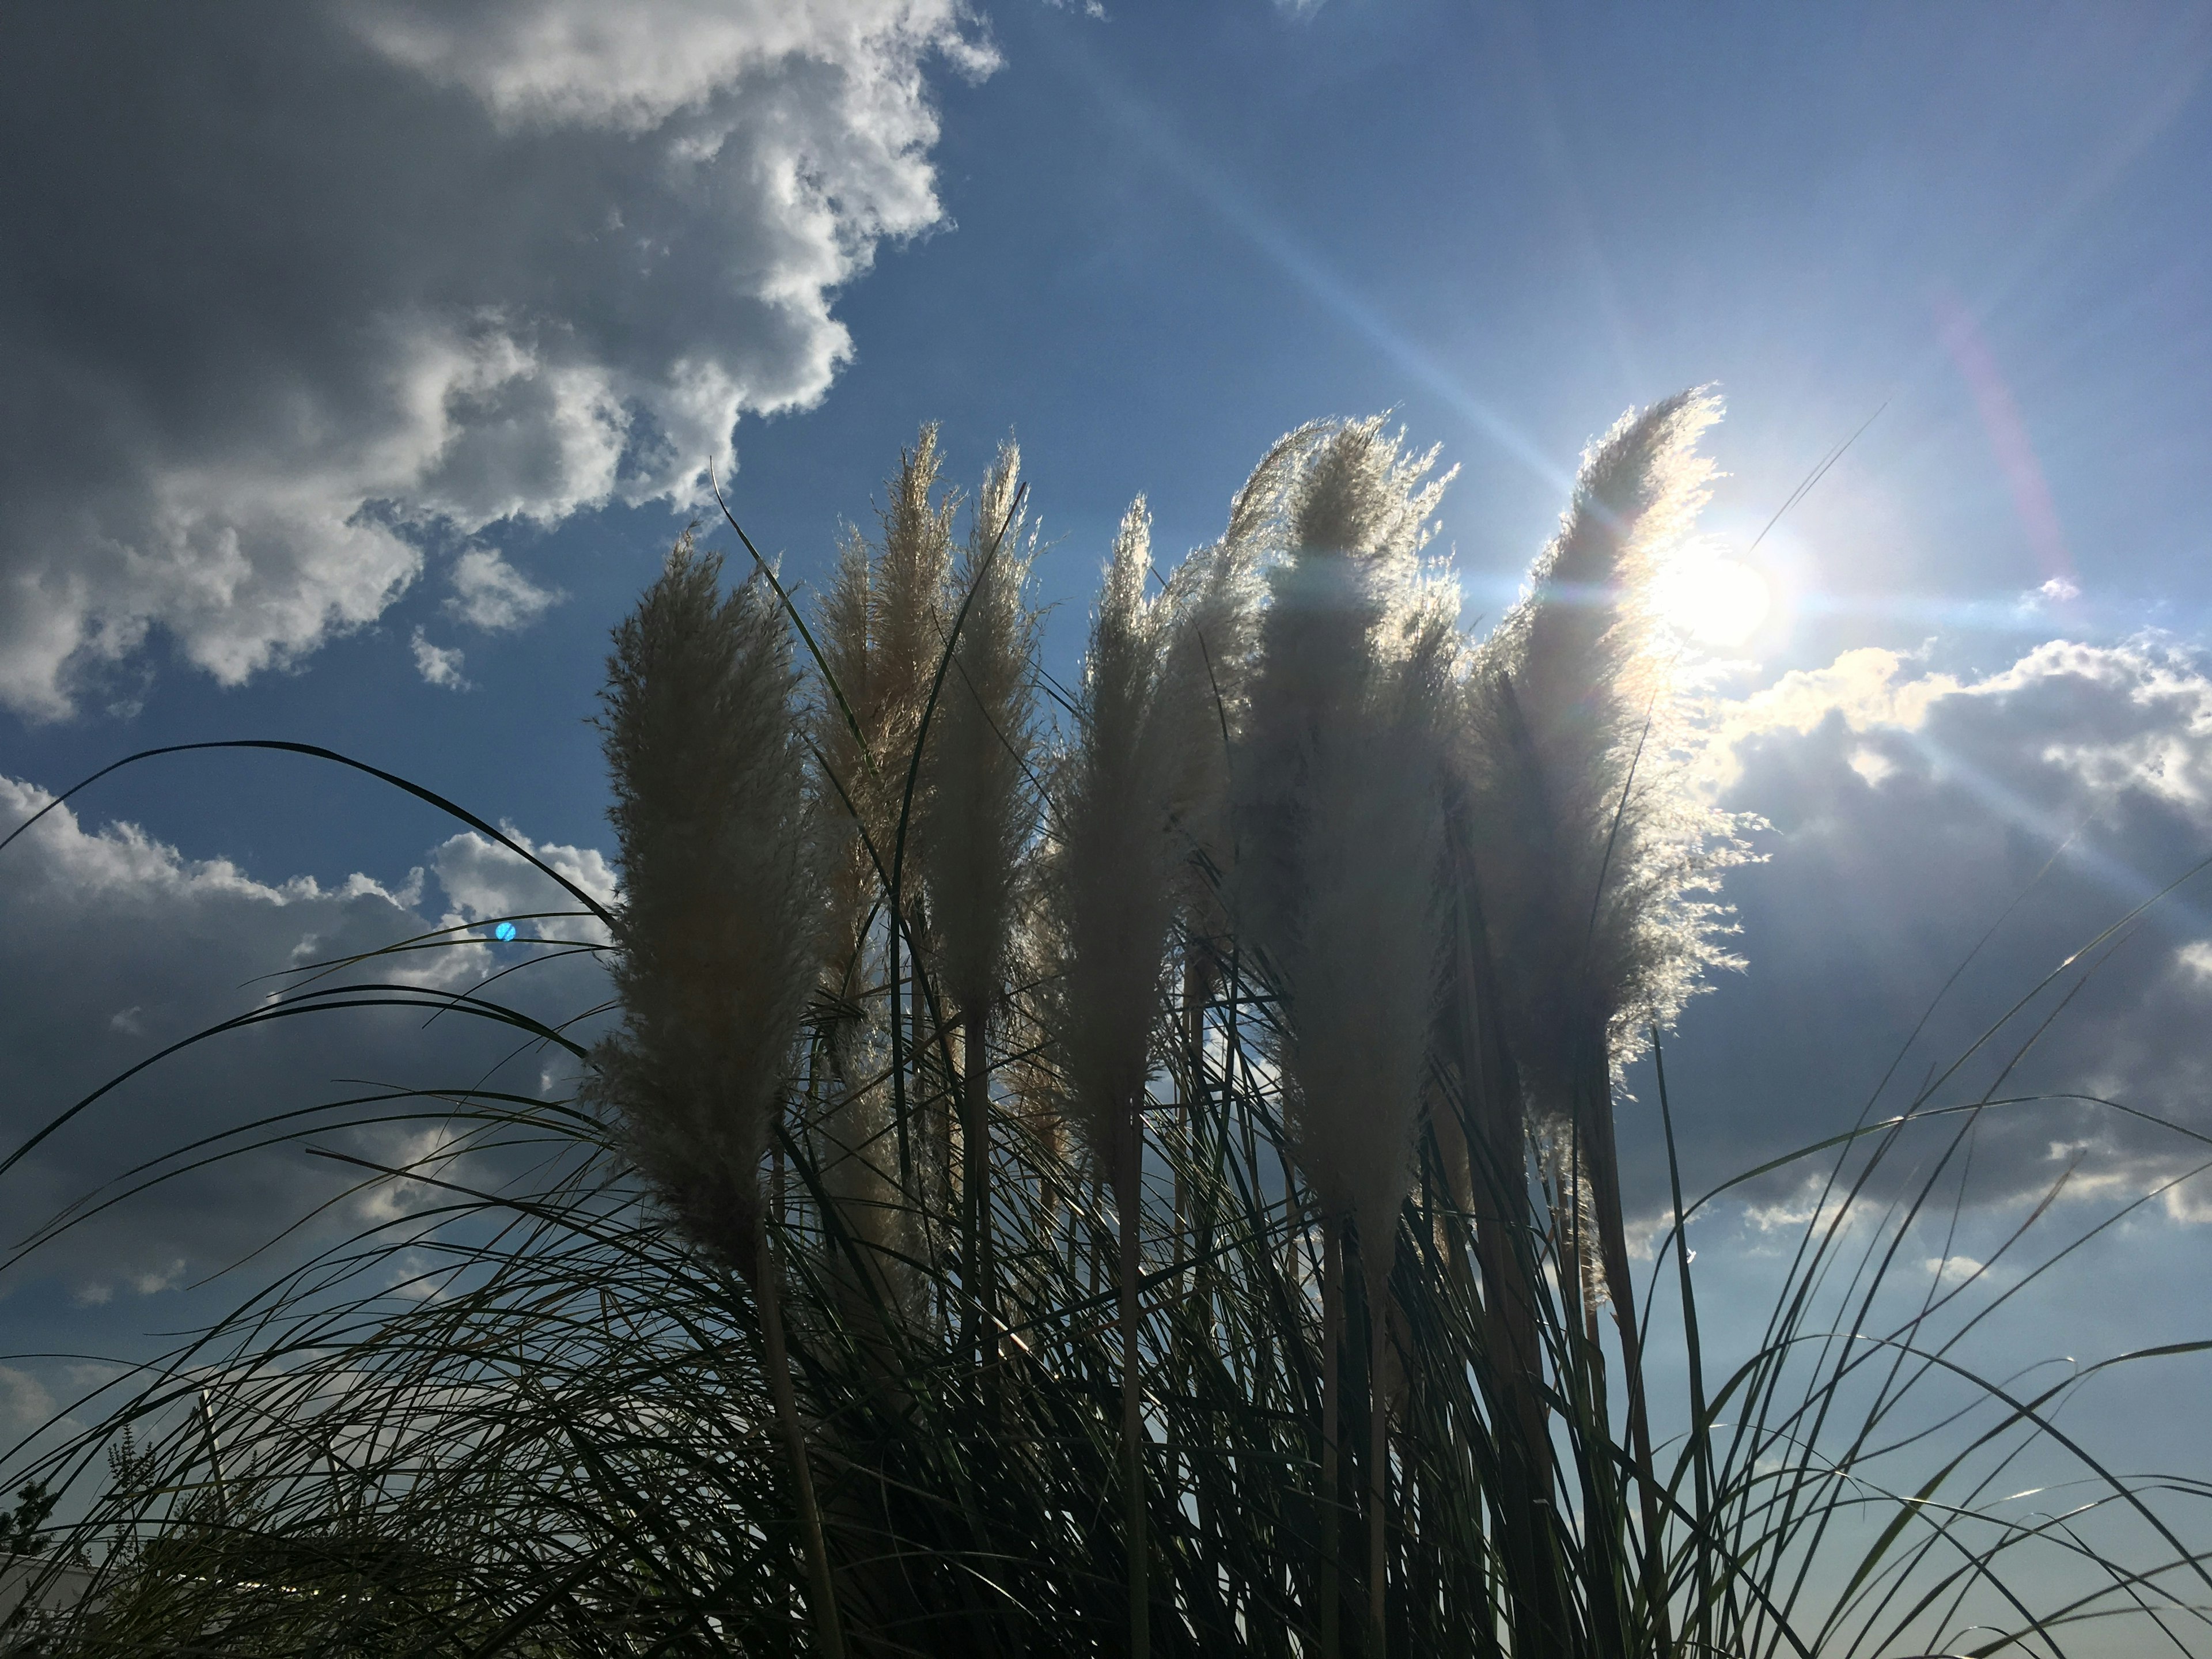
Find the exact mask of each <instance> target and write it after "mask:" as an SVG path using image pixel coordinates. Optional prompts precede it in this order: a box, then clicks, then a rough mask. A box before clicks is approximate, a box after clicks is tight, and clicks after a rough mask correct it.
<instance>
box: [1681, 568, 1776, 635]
mask: <svg viewBox="0 0 2212 1659" xmlns="http://www.w3.org/2000/svg"><path fill="white" fill-rule="evenodd" d="M1657 598H1658V600H1659V610H1660V614H1661V615H1662V617H1664V618H1665V620H1666V621H1667V622H1668V623H1669V624H1670V625H1671V626H1673V627H1674V628H1675V629H1679V630H1680V632H1681V633H1683V634H1685V635H1687V636H1688V637H1689V638H1691V639H1693V640H1695V641H1698V642H1699V644H1701V645H1717V646H1735V645H1741V644H1742V643H1743V642H1744V641H1746V640H1747V639H1749V638H1750V637H1751V636H1752V635H1753V634H1755V633H1757V632H1758V631H1759V624H1760V623H1764V622H1765V620H1766V613H1767V611H1768V609H1769V607H1770V606H1771V604H1772V603H1773V596H1772V594H1771V592H1770V591H1769V590H1768V588H1767V585H1766V578H1765V577H1764V576H1762V575H1760V574H1759V572H1757V571H1756V570H1753V568H1751V567H1750V566H1749V565H1747V564H1742V563H1739V562H1737V561H1735V560H1734V559H1722V558H1699V559H1693V560H1691V561H1689V562H1685V563H1684V564H1682V565H1680V566H1678V567H1677V568H1675V569H1674V571H1672V572H1670V573H1669V574H1668V575H1667V576H1666V577H1665V578H1664V579H1663V580H1662V581H1661V582H1660V584H1659V586H1658V593H1657Z"/></svg>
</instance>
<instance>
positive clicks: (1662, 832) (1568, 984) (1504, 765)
mask: <svg viewBox="0 0 2212 1659" xmlns="http://www.w3.org/2000/svg"><path fill="white" fill-rule="evenodd" d="M1719 412H1720V404H1719V402H1718V400H1717V398H1712V397H1711V396H1709V395H1706V394H1704V393H1700V392H1683V393H1680V394H1679V395H1677V396H1675V397H1674V398H1667V399H1664V400H1662V401H1661V402H1660V403H1657V404H1653V405H1652V406H1651V407H1650V409H1648V410H1644V411H1642V412H1641V413H1632V414H1630V415H1627V416H1623V417H1622V418H1621V420H1620V422H1618V423H1617V424H1616V425H1615V426H1614V427H1613V429H1612V430H1611V431H1610V432H1608V433H1607V434H1606V435H1605V436H1604V437H1603V438H1601V440H1599V441H1598V442H1597V443H1596V444H1595V445H1594V446H1593V447H1592V448H1591V449H1590V451H1589V453H1587V454H1586V455H1585V456H1584V457H1583V465H1582V470H1581V472H1580V474H1579V476H1578V477H1577V480H1576V483H1575V492H1574V498H1573V501H1571V504H1570V506H1569V508H1568V511H1567V513H1566V516H1565V519H1564V520H1563V521H1562V523H1561V526H1560V529H1559V534H1558V535H1557V536H1556V537H1555V538H1553V542H1552V543H1551V544H1550V545H1549V546H1548V547H1547V548H1546V549H1545V550H1544V552H1543V553H1542V555H1541V556H1539V558H1538V559H1537V561H1536V563H1535V566H1534V568H1533V569H1532V570H1531V571H1530V573H1529V580H1528V591H1527V592H1526V594H1525V595H1524V597H1523V598H1522V600H1521V601H1520V603H1519V604H1517V605H1516V606H1514V608H1513V609H1512V610H1511V611H1509V612H1508V613H1507V615H1506V617H1504V620H1503V621H1502V622H1501V623H1500V624H1499V625H1498V629H1497V630H1496V631H1495V632H1494V633H1493V634H1492V635H1491V637H1490V638H1489V639H1488V640H1486V641H1484V643H1483V645H1482V647H1481V648H1480V651H1479V652H1478V653H1477V654H1476V658H1475V663H1474V671H1473V673H1472V675H1471V677H1470V684H1469V688H1468V700H1467V701H1468V725H1467V728H1466V732H1465V740H1464V742H1463V744H1462V749H1461V757H1460V759H1461V764H1462V768H1463V782H1462V790H1463V793H1464V798H1465V799H1466V800H1467V802H1468V819H1467V822H1468V826H1469V833H1468V836H1467V838H1466V841H1465V843H1464V862H1465V866H1466V867H1467V870H1468V876H1469V878H1470V879H1471V881H1472V882H1473V884H1474V888H1475V890H1476V894H1477V897H1476V898H1475V900H1474V903H1475V906H1476V907H1477V908H1479V910H1480V915H1481V916H1482V918H1483V923H1484V931H1485V935H1486V944H1487V946H1488V949H1489V951H1490V952H1491V955H1492V959H1491V963H1489V964H1488V966H1487V969H1486V972H1485V976H1484V977H1485V982H1486V985H1488V986H1489V987H1492V998H1493V1005H1494V1018H1496V1020H1497V1021H1498V1027H1499V1033H1500V1036H1501V1038H1502V1041H1503V1044H1504V1048H1505V1050H1506V1051H1507V1053H1508V1054H1510V1056H1511V1062H1512V1066H1513V1072H1514V1075H1515V1078H1516V1083H1517V1086H1518V1088H1519V1089H1520V1091H1522V1095H1523V1097H1524V1099H1525V1102H1526V1108H1527V1110H1528V1115H1529V1117H1530V1119H1531V1121H1532V1123H1533V1126H1534V1129H1535V1132H1536V1133H1537V1135H1538V1136H1539V1138H1540V1139H1541V1142H1542V1144H1543V1146H1544V1147H1545V1149H1546V1152H1547V1157H1548V1159H1549V1161H1550V1164H1551V1166H1552V1168H1553V1172H1554V1177H1553V1184H1554V1189H1555V1195H1556V1200H1557V1201H1556V1203H1555V1206H1554V1207H1555V1215H1556V1218H1557V1223H1558V1225H1559V1233H1560V1236H1561V1237H1562V1238H1563V1239H1564V1240H1565V1250H1566V1254H1567V1255H1568V1256H1569V1257H1570V1258H1571V1260H1572V1261H1574V1262H1575V1263H1576V1264H1577V1267H1576V1272H1575V1273H1574V1274H1573V1275H1572V1278H1571V1287H1572V1288H1573V1289H1574V1290H1575V1291H1577V1298H1576V1299H1577V1300H1578V1301H1579V1302H1580V1304H1582V1306H1583V1310H1584V1316H1585V1319H1586V1321H1587V1324H1586V1329H1587V1330H1589V1331H1591V1332H1594V1330H1595V1317H1596V1314H1595V1310H1596V1308H1597V1306H1598V1305H1599V1304H1601V1302H1605V1301H1610V1302H1611V1303H1612V1304H1613V1310H1614V1313H1615V1316H1616V1324H1617V1327H1618V1329H1619V1333H1620V1342H1621V1346H1622V1358H1623V1367H1624V1370H1625V1372H1626V1376H1625V1378H1624V1382H1625V1383H1626V1389H1627V1392H1628V1407H1629V1422H1630V1433H1631V1438H1632V1443H1633V1448H1634V1452H1635V1455H1636V1457H1637V1459H1638V1466H1639V1468H1640V1471H1641V1474H1642V1484H1641V1492H1642V1504H1643V1508H1644V1529H1645V1534H1646V1538H1647V1541H1650V1540H1652V1539H1656V1536H1657V1534H1658V1531H1659V1525H1660V1516H1659V1506H1660V1504H1661V1502H1662V1499H1661V1497H1660V1494H1659V1492H1658V1488H1657V1484H1656V1477H1655V1474H1654V1471H1653V1469H1652V1467H1651V1462H1650V1458H1651V1449H1650V1431H1649V1426H1648V1413H1647V1408H1646V1406H1645V1401H1644V1379H1643V1376H1642V1358H1641V1341H1640V1337H1639V1332H1638V1322H1637V1317H1636V1309H1635V1302H1634V1297H1633V1291H1632V1284H1631V1279H1630V1271H1629V1254H1628V1244H1627V1232H1626V1218H1625V1217H1624V1215H1623V1212H1622V1207H1621V1196H1620V1170H1619V1165H1618V1163H1617V1160H1616V1157H1615V1152H1614V1137H1613V1088H1614V1084H1615V1080H1616V1079H1617V1078H1618V1077H1619V1075H1620V1069H1621V1067H1622V1066H1623V1065H1624V1064H1625V1063H1626V1061H1627V1060H1629V1059H1631V1058H1632V1057H1633V1056H1634V1054H1637V1053H1638V1052H1640V1050H1641V1049H1642V1048H1643V1047H1644V1041H1645V1039H1644V1034H1645V1033H1646V1032H1648V1031H1650V1030H1653V1029H1655V1028H1657V1027H1662V1026H1665V1025H1668V1024H1672V1022H1673V1020H1674V1016H1675V1014H1676V1013H1677V1012H1678V1011H1679V1010H1680V1007H1681V1005H1682V1003H1683V1000H1685V998H1686V997H1687V996H1688V995H1689V994H1691V993H1692V991H1693V990H1694V989H1696V988H1697V987H1698V985H1699V979H1700V976H1701V975H1702V974H1703V973H1704V972H1705V970H1707V969H1711V968H1713V967H1716V966H1732V965H1735V963H1733V961H1732V959H1731V958H1729V957H1727V956H1726V955H1725V953H1724V952H1723V951H1721V950H1719V949H1718V948H1717V945H1716V943H1715V939H1714V934H1715V932H1716V928H1717V923H1718V922H1719V921H1720V920H1721V919H1722V915H1721V912H1720V910H1719V909H1718V907H1717V905H1715V904H1714V903H1712V902H1710V901H1708V900H1705V899H1704V898H1703V897H1702V896H1701V895H1703V894H1704V893H1705V892H1707V891H1709V890H1711V888H1712V886H1713V885H1714V881H1715V877H1716V875H1717V872H1718V871H1719V870H1720V869H1721V868H1723V867H1724V866H1726V865H1727V864H1728V863H1729V862H1731V861H1733V860H1735V858H1737V857H1738V856H1739V852H1740V846H1741V843H1740V842H1739V841H1738V840H1737V838H1736V837H1735V835H1734V833H1733V829H1732V826H1731V824H1730V823H1729V821H1728V820H1727V819H1726V818H1724V817H1721V816H1719V815H1717V814H1716V813H1714V812H1713V811H1711V809H1710V808H1709V807H1707V806H1706V805H1705V804H1704V803H1703V802H1702V801H1701V800H1699V799H1698V798H1697V797H1696V796H1695V794H1694V793H1692V790H1691V789H1690V788H1689V787H1688V786H1687V770H1686V766H1685V764H1684V756H1683V754H1682V753H1681V751H1680V746H1679V744H1680V737H1681V735H1682V727H1681V717H1680V696H1679V693H1678V691H1677V690H1676V687H1675V685H1674V683H1673V676H1674V666H1675V664H1676V662H1677V660H1678V659H1679V650H1670V649H1669V648H1668V644H1669V642H1668V641H1666V640H1664V639H1663V638H1662V636H1661V633H1660V629H1659V627H1658V624H1657V619H1656V617H1655V616H1654V614H1653V612H1652V610H1651V604H1652V594H1653V592H1654V589H1655V587H1656V578H1657V577H1658V575H1659V574H1660V573H1661V572H1662V569H1663V568H1664V563H1665V561H1666V560H1667V559H1668V557H1669V556H1671V555H1672V554H1673V553H1674V550H1675V549H1676V548H1677V546H1678V544H1680V541H1681V539H1682V538H1684V537H1685V536H1686V534H1687V532H1689V530H1690V528H1691V527H1692V524H1693V522H1694V520H1695V517H1696V513H1697V511H1698V508H1699V506H1700V505H1701V504H1702V503H1703V501H1704V500H1705V487H1706V482H1707V480H1708V478H1709V477H1711V463H1710V462H1709V461H1707V460H1706V459H1704V457H1702V456H1701V455H1700V454H1699V453H1698V450H1697V442H1698V440H1699V436H1700V435H1702V434H1703V433H1704V432H1705V429H1706V428H1708V427H1710V426H1711V423H1712V422H1714V421H1715V420H1716V419H1717V418H1718V416H1719ZM1655 1569H1656V1563H1655ZM1655 1605H1656V1601H1655Z"/></svg>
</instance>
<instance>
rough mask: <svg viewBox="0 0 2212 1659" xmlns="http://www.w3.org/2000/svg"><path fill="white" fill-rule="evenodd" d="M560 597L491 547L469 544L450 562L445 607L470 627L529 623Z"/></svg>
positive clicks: (520, 625) (523, 625)
mask: <svg viewBox="0 0 2212 1659" xmlns="http://www.w3.org/2000/svg"><path fill="white" fill-rule="evenodd" d="M563 597H564V596H563V595H562V593H561V592H559V591H558V590H556V589H552V588H544V587H540V586H538V585H537V584H536V583H535V582H533V581H532V580H530V578H529V577H527V576H526V575H524V574H522V573H521V572H520V570H517V569H516V568H514V567H513V565H511V564H509V563H508V562H507V561H506V560H505V559H502V558H501V557H500V556H499V555H498V553H497V552H495V550H492V549H490V548H488V547H471V548H470V549H468V550H465V552H463V553H462V555H461V556H460V557H459V559H457V560H455V561H454V562H453V598H452V599H447V601H446V611H447V614H448V615H449V616H453V617H459V619H460V620H461V621H463V622H465V623H468V624H469V625H470V626H471V628H481V629H485V630H487V631H491V632H495V631H498V630H501V629H513V628H526V627H527V626H529V624H531V623H534V622H536V621H537V620H538V617H542V616H544V614H545V613H546V611H549V610H550V609H551V608H552V607H553V606H554V605H557V604H559V603H560V601H561V599H562V598H563Z"/></svg>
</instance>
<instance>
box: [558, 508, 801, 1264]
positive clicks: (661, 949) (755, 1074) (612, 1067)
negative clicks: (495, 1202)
mask: <svg viewBox="0 0 2212 1659" xmlns="http://www.w3.org/2000/svg"><path fill="white" fill-rule="evenodd" d="M720 577H721V561H720V558H718V557H716V556H713V555H708V554H701V553H699V552H697V551H696V550H695V549H694V547H693V545H692V541H691V537H690V533H689V532H686V533H685V535H684V538H682V539H681V540H680V541H678V543H677V544H676V546H675V548H674V549H673V550H671V553H670V554H669V556H668V563H667V568H666V569H665V571H664V572H663V574H661V577H660V579H659V580H658V581H656V582H655V583H654V584H653V586H652V587H650V588H648V589H647V592H646V593H645V596H644V598H643V599H641V600H640V601H639V603H638V606H637V609H636V610H635V611H634V612H633V613H632V614H631V615H630V616H629V617H628V618H627V619H625V620H624V621H623V623H622V625H621V626H620V627H619V628H618V629H616V632H615V650H614V654H613V656H612V657H611V659H609V662H608V678H607V688H606V690H605V705H606V708H605V715H604V717H603V719H602V729H603V731H604V732H605V748H606V755H607V761H608V764H609V766H610V769H611V771H612V774H613V786H614V797H615V804H614V808H613V817H614V823H615V829H616V833H617V837H618V839H619V842H620V844H621V862H622V871H623V902H622V904H621V907H620V908H619V910H618V911H617V917H616V927H615V945H616V956H615V963H614V980H615V988H616V990H617V993H618V994H620V996H621V1000H622V1006H623V1024H622V1029H621V1030H619V1031H618V1032H617V1033H616V1034H615V1035H614V1036H610V1037H608V1038H607V1039H606V1040H605V1041H604V1042H601V1043H600V1044H599V1048H597V1049H596V1050H595V1051H594V1054H593V1060H594V1075H593V1079H592V1091H593V1093H594V1094H595V1095H596V1097H598V1098H599V1100H600V1101H601V1102H602V1103H605V1104H606V1105H608V1106H611V1108H613V1109H615V1111H616V1112H617V1114H618V1115H619V1117H620V1121H621V1123H622V1126H623V1130H624V1132H625V1133H626V1136H627V1139H628V1140H629V1146H630V1149H631V1152H632V1153H633V1155H634V1156H635V1158H636V1160H637V1163H638V1165H639V1168H640V1169H641V1170H642V1171H643V1172H644V1174H645V1176H646V1177H647V1180H648V1181H649V1182H651V1183H652V1186H653V1190H654V1192H655V1193H656V1194H658V1196H659V1199H660V1200H661V1201H662V1202H663V1203H664V1204H665V1206H666V1207H667V1209H668V1211H669V1212H670V1214H671V1216H672V1217H673V1218H674V1219H675V1220H676V1221H677V1222H678V1225H681V1226H682V1227H683V1229H684V1231H686V1232H687V1233H689V1234H690V1236H691V1237H694V1238H695V1239H696V1240H697V1241H698V1242H699V1243H702V1244H703V1245H705V1246H707V1247H708V1249H711V1250H713V1251H714V1253H715V1254H717V1255H720V1257H721V1258H722V1259H723V1260H724V1261H726V1262H728V1263H729V1264H730V1265H732V1266H734V1267H738V1268H739V1269H740V1270H742V1271H743V1272H744V1273H746V1274H747V1275H748V1276H749V1277H750V1276H753V1275H754V1274H756V1273H757V1267H758V1254H757V1237H758V1229H759V1226H760V1224H761V1220H762V1203H761V1193H760V1181H759V1176H760V1164H761V1159H762V1157H763V1153H764V1152H765V1151H766V1148H767V1145H768V1141H769V1133H770V1129H771V1126H772V1125H773V1123H774V1121H775V1114H776V1113H777V1111H778V1110H779V1109H780V1104H781V1094H782V1091H783V1089H784V1086H785V1084H786V1081H787V1074H788V1069H789V1065H790V1060H791V1057H792V1050H793V1039H794V1037H795V1036H796V1035H797V1032H798V1030H799V1021H800V1018H801V1016H802V1015H803V1014H804V1012H805V1006H806V1000H807V994H808V988H809V987H810V985H811V983H812V979H813V975H812V971H811V969H812V966H813V963H812V960H811V958H812V955H813V951H814V950H815V947H816V939H817V932H816V921H815V918H814V915H813V914H812V907H813V904H814V901H815V892H816V886H815V883H814V880H813V877H812V872H811V871H810V869H809V867H808V865H809V857H808V854H809V839H808V836H807V833H806V823H805V817H806V814H805V783H804V779H803V775H802V772H801V766H800V761H801V756H802V750H801V748H800V746H799V740H798V733H797V730H796V725H795V720H794V713H795V710H794V706H793V697H794V693H795V692H796V690H797V677H796V676H795V674H794V673H793V668H792V660H791V641H790V635H789V634H788V632H787V628H786V625H785V623H784V619H783V616H782V613H781V611H780V610H779V609H778V607H777V605H776V602H775V599H774V598H773V597H772V596H771V595H770V594H769V591H768V589H767V586H766V585H765V584H764V583H763V582H762V581H760V580H759V579H758V578H755V579H754V580H751V581H748V582H746V583H744V584H743V585H742V586H739V587H738V588H737V589H736V590H735V591H734V592H732V593H731V594H730V595H729V597H728V598H727V599H723V598H722V597H721V596H720Z"/></svg>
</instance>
